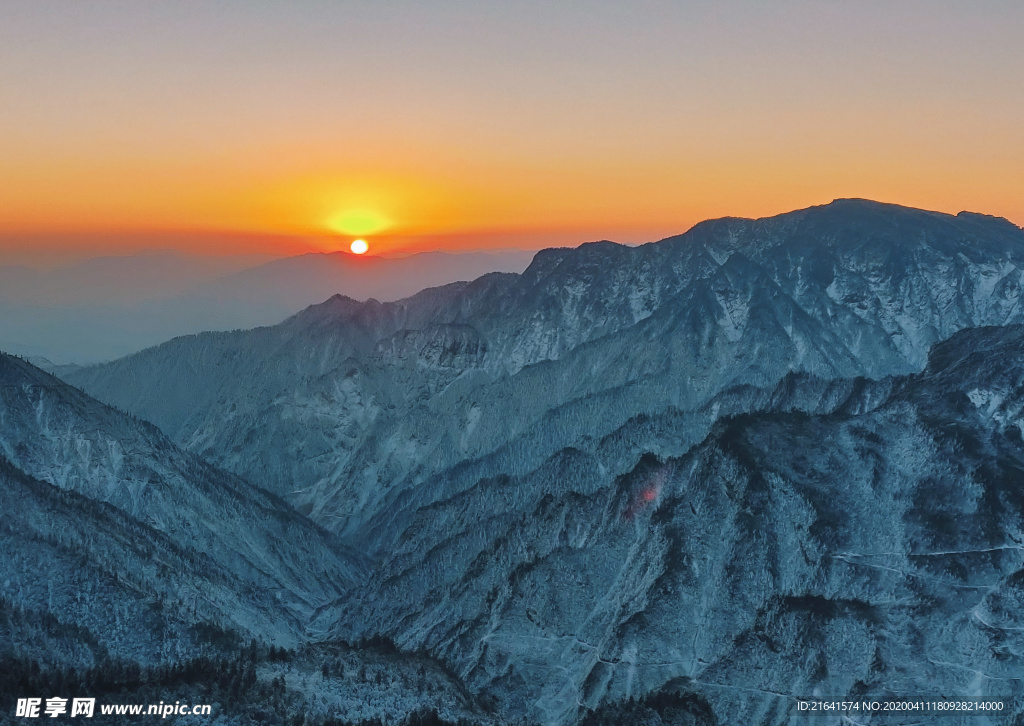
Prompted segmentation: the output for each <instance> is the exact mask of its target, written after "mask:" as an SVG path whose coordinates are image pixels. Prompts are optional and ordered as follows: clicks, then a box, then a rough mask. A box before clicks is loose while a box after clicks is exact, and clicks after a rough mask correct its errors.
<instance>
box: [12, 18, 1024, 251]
mask: <svg viewBox="0 0 1024 726" xmlns="http://www.w3.org/2000/svg"><path fill="white" fill-rule="evenodd" d="M0 13H2V18H3V20H2V22H0V252H6V253H7V254H8V256H10V255H13V254H16V253H18V252H19V251H25V250H28V249H30V248H31V249H38V250H39V253H40V254H42V252H44V251H46V250H50V251H52V250H53V249H58V248H65V247H67V248H74V247H76V246H77V247H78V248H80V250H97V251H104V252H105V251H109V250H111V249H123V250H131V249H136V248H141V247H154V246H158V247H180V248H183V249H195V250H198V249H207V250H210V251H221V252H253V253H265V252H275V253H281V254H291V253H294V252H297V251H303V250H304V249H330V248H332V247H333V246H335V245H336V246H337V247H347V244H348V241H349V240H350V239H351V238H352V236H353V235H364V234H365V235H366V236H368V237H369V238H370V239H371V243H372V244H375V245H376V249H377V251H382V250H383V251H388V250H395V249H401V248H409V249H425V248H435V249H436V248H448V249H457V248H465V247H480V246H487V245H493V246H524V247H531V246H533V247H536V246H542V245H547V244H554V243H558V242H562V243H567V244H569V243H576V242H582V241H584V240H585V239H592V238H602V237H603V238H611V239H616V240H620V241H630V242H637V241H645V240H649V239H655V238H657V237H660V236H664V235H667V234H671V233H677V232H680V231H683V230H685V229H686V228H688V227H689V226H690V225H692V224H693V223H695V222H697V221H699V220H701V219H704V218H708V217H716V216H723V215H742V216H762V215H768V214H774V213H778V212H782V211H787V210H789V209H794V208H798V207H803V206H808V205H811V204H818V203H824V202H828V201H830V200H832V199H833V198H837V197H848V196H860V197H869V198H873V199H878V200H881V201H889V202H896V203H901V204H908V205H913V206H920V207H925V208H930V209H939V210H944V211H950V212H956V211H959V210H961V209H972V210H976V211H982V212H988V213H992V214H999V215H1002V216H1006V217H1008V218H1010V219H1011V220H1013V221H1015V222H1016V223H1018V224H1024V42H1022V39H1024V3H1021V2H1020V0H1005V1H1004V0H988V1H986V0H975V1H974V2H958V1H953V0H927V1H925V0H920V1H919V0H906V1H899V2H893V1H892V0H889V1H887V2H880V1H879V2H876V1H874V0H856V1H854V0H848V1H844V2H829V1H828V0H814V1H813V2H811V1H806V2H805V1H803V0H775V1H773V2H770V3H769V2H763V1H759V2H753V1H750V2H742V1H737V0H714V1H711V0H709V1H707V2H704V1H697V0H692V1H682V0H680V1H678V2H655V1H645V0H638V1H633V2H628V3H626V2H573V3H568V2H552V1H551V0H546V1H543V2H540V1H538V2H520V1H517V0H506V1H504V2H500V3H499V2H486V3H485V2H469V1H466V2H460V1H456V0H435V1H434V2H389V1H388V0H373V1H367V2H356V1H352V2H342V1H340V0H339V1H335V2H327V1H322V2H315V1H312V0H310V1H306V2H299V1H298V0H293V1H290V2H267V1H264V0H244V1H241V0H239V1H228V0H220V1H218V2H212V1H211V2H193V1H190V0H180V1H175V2H171V1H167V2H138V0H124V1H123V2H107V1H103V0H90V2H76V3H69V2H66V1H65V0H59V1H56V0H22V1H19V2H13V1H7V0H0Z"/></svg>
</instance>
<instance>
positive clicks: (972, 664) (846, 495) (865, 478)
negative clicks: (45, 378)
mask: <svg viewBox="0 0 1024 726" xmlns="http://www.w3.org/2000/svg"><path fill="white" fill-rule="evenodd" d="M1022 271H1024V231H1022V230H1021V229H1020V228H1018V227H1016V226H1015V225H1013V224H1011V223H1009V222H1008V221H1006V220H1003V219H998V218H993V217H986V216H983V215H977V214H969V213H961V214H960V215H956V216H952V215H946V214H938V213H934V212H925V211H921V210H914V209H907V208H902V207H897V206H892V205H883V204H877V203H874V202H868V201H863V200H839V201H837V202H834V203H832V204H829V205H825V206H822V207H814V208H810V209H806V210H800V211H797V212H792V213H789V214H785V215H780V216H778V217H773V218H767V219H761V220H744V219H722V220H714V221H710V222H706V223H703V224H700V225H697V226H696V227H695V228H693V229H692V230H690V231H689V232H687V233H686V234H684V235H681V236H679V237H673V238H669V239H666V240H662V241H661V242H657V243H652V244H648V245H644V246H641V247H636V248H630V247H624V246H621V245H615V244H612V243H609V242H602V243H594V244H588V245H583V246H581V247H579V248H576V249H552V250H544V251H542V252H540V253H538V254H537V255H536V256H535V258H534V259H533V261H532V263H531V264H530V266H529V267H528V268H527V269H526V271H525V272H523V273H522V274H507V273H506V274H500V273H496V274H489V275H485V276H483V277H480V278H478V279H476V280H474V281H472V282H461V283H454V284H449V285H445V286H442V287H438V288H433V289H428V290H424V291H422V292H420V293H418V294H416V295H413V296H411V297H409V298H406V299H403V300H399V301H397V302H392V303H380V302H376V301H368V302H357V301H355V300H353V299H350V298H346V297H342V296H335V297H332V298H330V299H328V300H327V301H326V302H324V303H322V304H319V305H315V306H311V307H309V308H308V309H306V310H303V311H302V312H301V313H299V314H297V315H294V316H293V317H291V318H289V319H288V320H286V321H284V322H283V323H281V324H279V325H276V326H273V327H266V328H261V329H257V330H251V331H235V332H231V333H205V334H201V335H195V336H187V337H182V338H178V339H176V340H172V341H169V342H167V343H165V344H163V345H160V346H157V347H154V348H152V349H149V350H146V351H143V352H141V353H138V354H135V355H132V356H129V357H127V358H124V359H122V360H119V361H115V362H112V363H109V364H105V365H100V366H94V367H90V368H84V369H79V370H74V371H69V372H66V373H64V375H65V376H66V377H67V379H68V380H70V381H72V382H74V383H75V384H76V385H80V386H82V387H83V388H84V389H85V390H86V391H88V392H90V393H91V394H92V395H95V396H96V397H98V398H100V399H102V400H105V401H108V402H111V403H113V404H114V405H116V406H118V407H120V408H124V409H126V410H129V411H131V412H132V413H134V414H135V415H138V416H141V417H143V418H146V419H148V420H150V421H153V422H154V423H156V424H157V425H158V426H159V427H160V428H161V429H162V430H163V431H164V432H166V433H167V434H168V435H169V436H170V437H171V438H173V439H174V440H175V441H176V442H177V443H178V444H179V445H181V446H183V447H184V448H186V449H187V450H189V451H191V452H193V453H195V454H198V455H201V456H202V457H204V458H206V459H208V460H209V461H211V462H214V463H215V464H217V465H219V466H222V467H224V468H226V469H228V470H230V471H233V472H235V473H237V474H240V475H242V476H244V477H246V478H247V479H249V480H251V481H253V482H256V483H258V484H260V485H261V486H264V487H266V488H268V489H271V490H272V491H274V492H276V493H278V494H280V495H281V496H283V497H285V498H287V499H288V500H289V501H290V502H292V503H293V504H294V505H295V506H296V507H297V508H298V509H299V511H301V512H303V513H306V514H308V515H309V516H310V517H311V518H312V519H314V520H315V521H317V522H319V523H320V524H322V525H324V526H325V527H327V528H329V529H331V530H333V531H335V532H337V533H338V534H339V535H340V536H342V537H344V538H345V540H346V541H347V542H348V543H349V544H350V545H352V546H354V547H358V548H359V549H360V551H362V552H365V553H366V554H367V556H368V557H369V558H370V559H371V560H372V563H371V571H370V575H369V577H368V580H367V582H366V584H365V585H364V586H363V587H360V588H358V589H357V590H349V591H348V592H346V593H345V594H344V595H343V596H342V597H341V599H340V600H339V601H338V602H337V603H335V604H333V605H332V606H328V607H325V608H322V609H321V610H319V611H318V612H317V613H316V615H315V620H314V626H315V630H317V631H318V632H331V633H334V634H335V635H337V636H342V637H346V638H358V637H366V636H371V635H381V634H382V635H385V636H387V637H389V638H391V639H393V640H394V641H396V642H397V643H398V644H399V645H400V646H402V647H404V648H406V649H408V650H413V651H416V652H425V653H429V654H430V655H431V656H434V657H437V658H440V659H442V660H443V661H444V662H445V663H446V664H447V665H448V667H450V668H451V669H452V671H453V672H454V673H456V674H457V675H458V676H459V678H460V679H461V680H462V681H464V683H465V684H466V686H467V687H468V689H469V690H470V691H471V692H473V693H476V694H480V695H482V696H484V697H486V698H487V699H489V701H490V702H491V703H492V704H493V705H494V707H495V709H496V713H498V714H499V715H500V716H501V717H502V718H506V719H508V720H513V721H514V720H517V719H520V718H525V719H527V720H528V721H535V722H539V723H544V724H562V723H574V722H577V721H579V720H580V719H582V718H584V717H585V716H587V714H588V711H589V710H590V709H594V713H592V714H590V717H591V720H592V721H593V719H598V721H593V722H595V723H615V722H616V720H615V719H616V718H619V721H618V722H620V723H621V722H646V721H642V720H636V719H632V720H631V717H629V716H626V717H625V719H626V720H625V721H623V720H622V718H623V717H622V716H621V714H622V713H626V714H628V713H631V712H630V711H629V709H638V708H647V707H648V706H647V705H646V704H648V703H649V701H646V700H645V701H643V702H642V703H640V704H638V703H637V702H636V701H630V700H629V699H631V698H633V699H635V698H639V697H641V696H649V695H651V694H660V695H661V696H664V698H665V699H667V700H666V701H665V703H669V704H676V705H678V706H679V708H680V709H681V712H680V713H677V716H678V718H676V717H673V718H675V719H676V720H669V721H664V720H659V721H650V723H666V722H670V723H688V724H691V723H692V724H715V723H751V724H779V725H781V724H788V723H790V722H791V721H792V720H793V719H794V718H797V715H796V713H795V711H794V708H795V706H794V704H795V700H796V699H797V698H810V697H823V698H836V699H839V700H847V699H851V698H860V697H866V698H870V699H879V700H881V699H883V698H884V697H885V696H887V695H889V694H892V695H897V696H902V697H911V698H921V697H923V696H925V694H933V695H935V696H939V695H944V696H951V695H959V696H987V697H997V696H998V697H1001V696H1007V695H1020V694H1021V691H1022V682H1021V681H1020V680H1019V673H1020V672H1021V670H1022V666H1024V663H1022V662H1021V657H1022V656H1021V654H1022V653H1024V641H1022V639H1021V636H1020V634H1021V633H1024V629H1022V628H1024V622H1022V621H1021V620H1020V615H1019V612H1020V604H1021V602H1024V601H1022V600H1021V593H1020V583H1019V582H1018V581H1019V580H1020V572H1021V571H1022V570H1024V544H1022V543H1024V509H1022V507H1021V499H1020V492H1019V491H1018V490H1019V482H1020V480H1021V477H1020V474H1021V473H1022V472H1024V467H1022V464H1024V438H1022V435H1021V432H1022V430H1024V419H1021V415H1022V412H1024V369H1022V363H1021V361H1022V360H1024V358H1022V355H1021V351H1022V350H1024V342H1022V341H1024V327H1021V326H1022V324H1024V309H1022V307H1021V291H1022V290H1021V286H1022ZM988 326H1000V327H988ZM652 698H653V696H652ZM680 704H682V705H680ZM684 706H685V707H684ZM673 708H675V706H673ZM1010 708H1011V710H1012V709H1014V708H1017V706H1013V705H1011V706H1010ZM623 709H624V710H623ZM615 714H619V716H616V715H615ZM1016 715H1018V714H1016V713H1012V714H1008V716H1009V717H1010V719H1011V721H1012V717H1014V716H1016ZM638 718H639V717H638ZM600 719H604V720H600ZM609 719H610V720H609ZM679 719H682V720H679ZM953 722H956V721H955V719H954V721H953Z"/></svg>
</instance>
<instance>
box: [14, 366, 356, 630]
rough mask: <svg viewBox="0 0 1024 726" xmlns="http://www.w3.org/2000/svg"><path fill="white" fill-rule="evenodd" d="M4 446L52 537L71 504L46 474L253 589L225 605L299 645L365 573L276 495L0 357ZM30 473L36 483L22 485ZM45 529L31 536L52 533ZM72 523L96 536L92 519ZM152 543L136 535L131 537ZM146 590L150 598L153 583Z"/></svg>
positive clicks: (231, 618) (106, 526)
mask: <svg viewBox="0 0 1024 726" xmlns="http://www.w3.org/2000/svg"><path fill="white" fill-rule="evenodd" d="M0 454H2V455H3V457H4V458H5V460H6V461H7V462H8V463H9V466H10V468H11V471H12V472H15V473H12V474H11V475H10V482H11V486H14V485H19V486H20V487H21V488H22V489H24V488H25V487H26V486H27V487H29V489H28V491H29V492H30V493H34V494H33V496H34V501H35V504H33V506H35V507H38V508H41V511H42V510H46V509H47V508H49V509H52V510H53V512H52V513H51V515H49V516H51V517H52V518H54V520H55V521H54V523H53V525H52V531H51V533H50V535H49V536H51V537H57V538H59V537H61V536H62V534H61V533H62V530H61V529H59V525H58V522H59V521H60V520H62V519H66V518H67V517H68V516H70V515H69V514H68V511H67V510H68V509H73V508H74V507H73V505H71V504H69V502H70V501H71V500H70V499H68V498H67V497H65V498H63V499H61V498H60V497H56V498H54V497H55V496H56V495H52V496H51V495H45V494H44V493H43V492H42V489H40V487H42V488H43V489H45V486H43V485H42V484H39V483H38V482H46V483H47V485H52V486H55V487H57V488H58V489H60V490H66V491H68V492H74V493H76V494H78V495H81V496H82V497H85V498H87V499H89V500H93V501H95V502H103V503H105V504H107V505H111V506H112V507H113V508H115V509H116V510H117V511H118V512H120V513H123V515H124V516H125V517H126V518H127V521H130V522H131V523H132V524H131V526H129V527H128V529H129V530H130V531H132V532H137V533H138V537H139V538H141V539H142V540H144V541H146V542H159V543H160V547H161V548H162V549H174V550H176V551H177V552H178V554H177V555H175V557H176V558H177V561H179V562H181V561H184V562H187V563H190V566H192V567H197V566H199V565H196V564H194V563H197V562H206V563H207V565H206V566H208V567H209V568H210V573H211V575H210V576H211V577H221V578H227V579H229V580H231V581H233V583H234V584H233V585H232V588H233V590H234V594H233V597H239V596H243V597H248V598H249V599H250V600H251V604H250V606H248V607H245V608H241V607H238V608H228V607H224V608H223V610H222V614H223V615H224V616H225V617H226V618H227V621H226V622H227V624H230V625H233V626H236V627H238V628H239V629H241V630H242V631H243V632H253V633H258V634H261V635H264V636H266V637H270V638H273V639H275V640H281V641H282V642H286V643H290V642H294V641H295V639H296V638H297V637H300V636H304V628H305V623H306V621H307V620H308V618H309V616H310V615H311V614H312V613H313V612H314V611H315V609H316V608H318V607H320V606H322V605H323V604H325V603H327V602H329V601H331V600H333V599H335V598H337V597H338V596H339V595H340V594H342V593H343V592H344V591H345V590H346V589H347V588H348V587H350V586H351V585H352V584H353V583H354V582H355V581H356V580H357V579H358V578H359V576H360V575H361V572H362V568H361V565H360V564H359V558H358V557H356V556H355V555H353V554H352V553H351V552H349V551H347V550H345V549H344V548H343V547H341V546H340V545H339V544H338V543H336V542H335V541H334V540H333V538H331V537H330V536H329V535H327V534H326V533H325V532H324V531H323V530H321V529H320V528H318V527H316V526H315V525H313V524H312V523H310V522H308V520H306V519H305V518H303V517H301V516H300V515H298V514H297V513H296V512H295V511H294V510H293V509H291V508H290V507H289V506H287V505H286V504H285V503H284V502H282V501H281V500H279V499H277V498H276V497H274V496H273V495H271V494H269V493H267V492H265V491H263V490H260V489H258V488H256V487H253V486H251V485H250V484H248V483H247V482H245V481H243V480H241V479H239V478H238V477H236V476H234V475H231V474H228V473H226V472H223V471H220V470H218V469H215V468H214V467H211V466H210V465H208V464H206V463H205V462H203V461H201V460H199V459H197V458H196V457H194V456H192V455H190V454H187V453H185V452H182V451H181V450H180V449H178V448H177V447H176V446H174V444H172V443H171V442H170V441H169V440H168V439H167V438H166V437H165V436H164V435H163V434H161V433H160V432H159V431H158V430H157V429H156V427H154V426H152V425H151V424H147V423H144V422H140V421H137V420H135V419H132V418H129V417H128V416H126V415H124V414H122V413H119V412H117V411H115V410H113V409H111V408H109V407H107V406H105V405H103V404H100V403H99V402H97V401H95V400H93V399H91V398H89V397H88V396H86V395H85V394H83V393H82V392H81V391H79V390H77V389H75V388H72V387H71V386H69V385H67V384H65V383H63V382H61V381H59V380H57V379H56V378H54V377H53V376H50V375H49V374H46V373H44V372H42V371H40V370H39V369H37V368H34V367H33V366H31V365H29V364H28V363H26V362H24V361H22V360H20V359H17V358H14V357H11V356H8V355H4V354H0ZM19 471H20V473H18V472H19ZM26 476H27V477H29V478H30V479H31V480H32V481H36V483H35V484H31V483H30V484H26V483H25V482H26V481H29V480H27V479H25V477H26ZM47 496H49V498H46V497H47ZM40 498H41V499H40ZM88 511H93V512H95V517H96V518H97V522H96V524H95V526H94V527H93V528H92V529H98V530H104V531H105V530H110V529H112V528H114V525H113V524H111V523H110V522H109V521H108V520H109V517H110V516H114V515H112V514H109V512H108V510H105V509H102V508H101V509H95V508H93V509H91V510H88ZM104 512H108V514H103V513H104ZM104 517H105V518H106V519H104ZM40 526H42V525H40ZM44 530H45V527H44ZM44 530H40V531H38V532H36V531H35V530H33V531H32V533H31V534H26V535H25V536H26V537H28V538H32V539H38V538H39V537H43V538H45V537H46V536H48V535H47V534H46V532H45V531H44ZM15 531H17V530H15ZM73 531H80V532H81V535H80V536H81V537H83V538H86V539H88V538H89V535H88V532H89V531H90V528H89V527H86V526H85V524H82V525H81V526H76V527H75V528H73ZM93 536H95V534H94V535H93ZM152 546H153V545H145V546H144V545H142V544H139V543H138V542H137V541H136V540H130V541H129V542H128V543H127V544H126V545H125V547H128V548H129V549H131V548H135V549H139V548H142V549H152ZM112 557H115V558H117V557H124V558H127V557H128V555H126V554H123V553H122V554H120V555H112ZM182 558H184V559H182ZM164 566H165V567H168V568H169V569H170V571H171V572H174V573H175V576H181V577H184V576H186V575H187V572H185V571H180V572H179V565H175V566H171V565H170V564H169V563H168V562H165V563H164ZM108 569H109V570H110V572H108V575H109V574H111V573H117V574H118V575H119V576H120V577H122V578H130V577H131V575H130V570H129V569H128V568H127V566H126V565H125V566H118V565H116V563H115V564H114V565H111V566H110V567H109V568H108ZM140 591H141V592H143V593H146V595H147V596H149V594H150V592H151V590H149V589H146V588H141V587H140ZM263 610H267V611H269V612H270V613H272V616H271V615H267V614H261V615H260V616H259V617H258V618H257V617H252V622H250V621H249V618H250V616H251V614H252V613H261V612H262V611H263ZM268 619H269V621H268Z"/></svg>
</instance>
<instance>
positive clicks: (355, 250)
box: [348, 239, 370, 255]
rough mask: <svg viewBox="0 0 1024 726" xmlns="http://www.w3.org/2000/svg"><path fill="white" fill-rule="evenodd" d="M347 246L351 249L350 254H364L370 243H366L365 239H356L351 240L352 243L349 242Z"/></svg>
mask: <svg viewBox="0 0 1024 726" xmlns="http://www.w3.org/2000/svg"><path fill="white" fill-rule="evenodd" d="M348 248H349V249H350V250H352V254H354V255H365V254H366V252H367V250H369V249H370V245H368V244H366V240H365V239H356V240H352V244H350V245H349V246H348Z"/></svg>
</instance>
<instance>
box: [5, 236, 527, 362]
mask: <svg viewBox="0 0 1024 726" xmlns="http://www.w3.org/2000/svg"><path fill="white" fill-rule="evenodd" d="M531 256H532V253H529V252H521V251H512V252H496V253H463V254H447V253H442V252H432V253H423V254H418V255H411V256H408V257H400V258H385V257H375V256H367V257H363V258H358V257H355V256H354V255H351V254H349V253H341V252H339V253H330V254H319V253H317V254H307V255H300V256H297V257H289V258H283V259H279V260H273V261H271V262H268V263H266V264H262V265H260V266H257V267H251V268H247V269H244V270H241V271H235V270H237V260H233V259H232V258H209V259H207V258H201V257H194V256H184V255H176V254H173V253H166V254H163V253H161V254H157V253H152V254H145V255H136V256H131V257H111V258H99V259H96V260H90V261H88V262H85V263H81V264H79V265H75V266H72V267H68V268H62V269H60V270H56V271H53V272H47V273H41V272H36V271H33V270H29V269H27V268H13V267H8V268H0V346H2V347H3V348H5V349H6V350H9V351H11V352H14V353H19V354H22V355H27V356H35V357H44V358H47V359H50V360H52V361H54V362H55V363H56V364H58V365H59V364H67V363H89V362H96V361H102V360H108V359H112V358H116V357H118V356H123V355H126V354H128V353H132V352H135V351H138V350H141V349H142V348H145V347H148V346H151V345H156V344H157V343H160V342H163V341H165V340H167V339H169V338H172V337H174V336H178V335H185V334H190V333H197V332H201V331H207V330H233V329H238V328H252V327H257V326H260V325H272V324H275V323H278V322H280V321H281V320H283V319H284V318H286V317H287V316H289V315H292V314H293V313H295V312H296V311H298V310H301V309H302V308H304V307H306V306H307V305H310V304H312V303H315V302H321V301H323V300H324V299H326V298H328V297H330V296H331V295H334V294H338V293H341V294H345V295H348V296H350V297H353V298H356V299H367V298H371V297H372V298H376V299H378V300H395V299H398V298H401V297H405V296H407V295H411V294H412V293H414V292H417V291H418V290H421V289H423V288H425V287H431V286H435V285H441V284H445V283H449V282H454V281H456V280H471V279H474V278H476V277H479V276H480V275H482V274H485V273H487V272H493V271H515V272H518V271H520V270H523V269H525V267H526V265H527V264H529V260H530V257H531ZM229 263H230V267H226V266H228V265H229ZM229 271H230V272H231V274H224V273H226V272H229Z"/></svg>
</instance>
